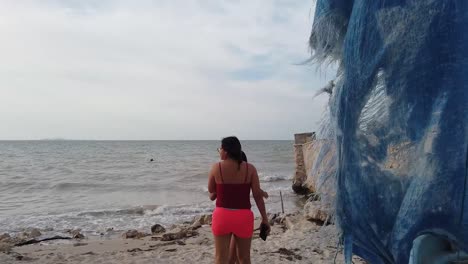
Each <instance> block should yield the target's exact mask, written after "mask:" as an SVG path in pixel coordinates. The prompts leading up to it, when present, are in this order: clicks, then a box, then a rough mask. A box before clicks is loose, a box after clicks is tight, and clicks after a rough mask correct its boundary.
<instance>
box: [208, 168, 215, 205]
mask: <svg viewBox="0 0 468 264" xmlns="http://www.w3.org/2000/svg"><path fill="white" fill-rule="evenodd" d="M214 172H215V165H213V166H211V170H210V173H209V174H208V192H209V194H210V200H211V201H214V200H216V180H215V173H214Z"/></svg>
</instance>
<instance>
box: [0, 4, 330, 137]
mask: <svg viewBox="0 0 468 264" xmlns="http://www.w3.org/2000/svg"><path fill="white" fill-rule="evenodd" d="M313 2H314V1H312V0H294V1H293V0H287V1H286V0H284V1H280V0H277V1H273V0H258V1H257V0H245V1H220V0H198V1H197V0H180V1H177V0H153V1H149V0H139V1H130V0H127V1H123V0H122V1H118V0H115V1H111V0H93V1H91V0H55V1H52V0H44V1H32V0H31V1H27V0H22V1H18V0H11V1H8V0H0V32H1V34H0V58H1V63H0V95H1V96H0V126H1V129H0V139H41V138H67V139H116V140H118V139H134V140H137V139H174V140H177V139H220V138H221V137H224V136H228V135H237V136H238V137H239V138H240V139H292V138H293V134H294V133H297V132H305V131H313V130H314V129H315V128H316V126H317V121H318V120H319V117H320V115H321V113H322V112H323V108H324V105H325V103H326V101H327V97H326V96H325V95H321V96H319V97H316V98H313V97H314V94H315V92H316V91H317V90H318V89H319V88H321V87H322V86H324V85H325V84H326V83H327V82H328V80H329V79H331V78H332V77H333V76H332V74H330V70H329V71H328V73H327V70H324V69H321V70H319V71H318V70H317V68H316V66H312V65H302V66H298V65H295V64H297V63H300V62H302V61H304V60H306V59H307V58H308V56H309V50H308V46H307V39H308V36H309V32H310V29H311V23H312V15H313V11H314V3H313Z"/></svg>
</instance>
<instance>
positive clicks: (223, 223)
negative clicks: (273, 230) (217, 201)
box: [211, 207, 254, 238]
mask: <svg viewBox="0 0 468 264" xmlns="http://www.w3.org/2000/svg"><path fill="white" fill-rule="evenodd" d="M253 229H254V215H253V212H252V210H250V209H235V210H232V209H226V208H222V207H216V208H215V210H214V211H213V221H212V223H211V230H212V231H213V235H215V236H223V235H229V234H231V233H232V234H234V235H235V236H237V237H240V238H250V237H252V234H253Z"/></svg>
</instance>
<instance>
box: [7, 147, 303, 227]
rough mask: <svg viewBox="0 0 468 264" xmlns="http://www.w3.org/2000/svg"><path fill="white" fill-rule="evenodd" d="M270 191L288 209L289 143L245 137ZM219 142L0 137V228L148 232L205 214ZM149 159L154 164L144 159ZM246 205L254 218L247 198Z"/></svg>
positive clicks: (274, 204) (273, 202)
mask: <svg viewBox="0 0 468 264" xmlns="http://www.w3.org/2000/svg"><path fill="white" fill-rule="evenodd" d="M242 143H243V149H244V151H245V152H246V153H247V156H248V159H249V162H251V163H253V164H254V165H255V166H256V167H257V170H258V172H259V176H260V182H261V186H262V188H263V189H264V190H266V191H267V192H268V193H269V194H270V198H269V199H268V200H266V206H267V211H268V212H279V211H280V210H281V205H280V196H279V192H280V191H282V194H283V198H284V205H285V211H294V210H296V209H297V208H298V206H300V204H301V199H300V198H299V197H296V195H294V193H293V192H292V191H291V179H292V175H293V173H294V155H293V142H292V141H243V142H242ZM219 144H220V142H219V141H0V232H10V233H14V232H20V231H21V230H23V229H24V228H28V227H36V228H39V229H42V230H50V232H60V231H63V230H65V229H76V228H80V229H81V230H82V231H83V232H84V233H88V234H99V233H101V232H104V231H105V230H106V229H108V228H114V230H116V231H118V230H126V229H132V228H136V229H142V230H147V231H148V230H149V227H151V225H153V224H155V223H160V224H163V225H165V226H169V225H171V224H175V223H180V222H184V221H189V220H191V219H192V218H193V217H194V216H195V215H198V214H205V213H210V212H211V211H212V210H213V209H214V202H212V201H210V200H209V199H208V189H207V177H208V176H207V175H208V170H209V168H210V166H211V164H213V163H215V162H217V161H219V155H218V152H217V150H216V149H217V148H218V147H219ZM151 159H154V161H153V162H151V161H150V160H151ZM252 205H253V207H252V209H253V211H254V212H255V214H257V215H258V210H257V208H256V207H255V202H254V201H253V199H252Z"/></svg>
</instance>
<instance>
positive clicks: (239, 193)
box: [208, 137, 270, 264]
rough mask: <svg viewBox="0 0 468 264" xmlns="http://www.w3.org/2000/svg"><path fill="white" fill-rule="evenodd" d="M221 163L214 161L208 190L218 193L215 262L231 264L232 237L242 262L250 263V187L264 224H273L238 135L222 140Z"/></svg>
mask: <svg viewBox="0 0 468 264" xmlns="http://www.w3.org/2000/svg"><path fill="white" fill-rule="evenodd" d="M218 151H219V155H220V158H221V160H222V161H221V162H218V163H216V164H214V165H213V166H212V167H211V171H210V174H209V179H208V191H209V192H210V194H216V208H215V210H214V212H213V221H212V226H211V228H212V231H213V235H214V239H215V251H216V254H215V255H216V256H215V262H216V263H217V264H224V263H228V259H229V244H230V241H231V236H232V237H234V239H235V241H236V246H237V251H238V252H237V253H238V254H237V256H238V258H239V262H240V264H244V263H250V246H251V241H252V234H253V229H254V227H253V224H254V215H253V212H252V211H251V210H250V207H251V204H250V190H252V194H253V197H254V199H255V203H256V204H257V207H258V209H259V211H260V214H261V216H262V224H265V225H266V226H267V227H268V231H269V228H270V226H269V223H268V218H267V215H266V211H265V203H264V202H263V191H262V190H261V189H260V181H259V179H258V174H257V170H256V169H255V167H254V166H253V165H252V164H250V163H248V162H244V161H242V147H241V144H240V142H239V140H238V139H237V138H236V137H227V138H224V139H223V140H222V141H221V148H220V149H218Z"/></svg>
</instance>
